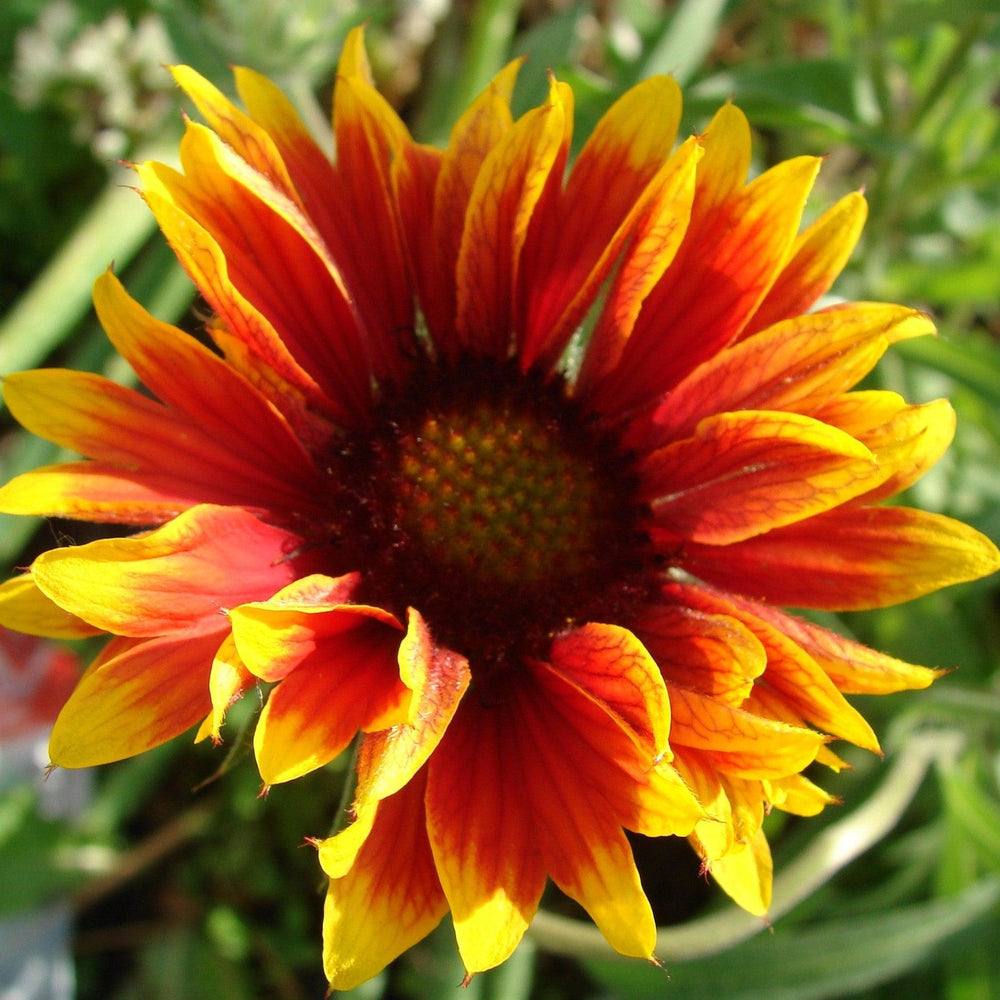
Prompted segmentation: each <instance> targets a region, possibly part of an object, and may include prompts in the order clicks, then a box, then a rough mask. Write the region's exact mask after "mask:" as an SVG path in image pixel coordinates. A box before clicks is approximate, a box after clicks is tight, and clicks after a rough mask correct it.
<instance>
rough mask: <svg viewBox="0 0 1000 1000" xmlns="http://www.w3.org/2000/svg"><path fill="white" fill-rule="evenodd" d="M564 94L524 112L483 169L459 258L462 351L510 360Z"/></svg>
mask: <svg viewBox="0 0 1000 1000" xmlns="http://www.w3.org/2000/svg"><path fill="white" fill-rule="evenodd" d="M566 99H567V95H566V94H565V93H564V88H562V87H561V86H560V85H559V84H557V83H555V82H554V81H553V82H552V84H551V85H550V88H549V96H548V100H547V101H546V102H545V103H544V104H543V105H541V106H540V107H538V108H535V109H533V110H531V111H529V112H528V113H527V114H525V115H524V116H523V117H522V118H520V119H518V121H517V122H516V123H515V124H514V125H513V126H512V127H511V128H510V129H509V130H508V131H507V132H506V133H505V134H504V135H503V136H502V138H501V139H500V140H499V142H497V143H496V145H495V146H494V147H493V148H492V149H491V150H490V152H489V154H488V155H487V157H486V159H485V161H484V162H483V165H482V167H481V168H480V170H479V172H478V174H477V176H476V181H475V184H474V185H473V188H472V194H471V195H470V198H469V205H468V208H467V210H466V216H465V228H464V230H463V232H462V241H461V246H460V249H459V254H458V264H457V268H456V275H455V282H456V286H457V290H458V298H457V302H456V320H455V335H456V338H457V343H458V345H459V346H460V348H462V349H465V350H468V351H471V352H473V353H475V354H480V355H486V356H489V357H495V358H505V357H506V355H507V351H508V349H509V347H510V331H511V326H512V318H513V316H514V315H516V313H515V312H514V310H513V299H514V294H515V289H516V288H517V287H518V286H517V276H518V269H519V262H520V256H521V250H522V248H523V246H524V242H525V239H526V238H527V231H528V223H529V221H530V220H531V216H532V213H533V211H534V209H535V206H536V205H537V204H538V201H539V198H540V197H541V195H542V191H543V189H544V187H545V184H546V182H547V180H548V177H549V174H550V172H551V171H552V169H553V167H554V165H555V164H556V160H557V157H558V155H559V152H560V150H561V149H562V148H563V144H564V142H565V136H566V127H567V125H566V123H567V113H566V107H565V102H566Z"/></svg>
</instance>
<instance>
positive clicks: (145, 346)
mask: <svg viewBox="0 0 1000 1000" xmlns="http://www.w3.org/2000/svg"><path fill="white" fill-rule="evenodd" d="M94 308H95V309H96V311H97V315H98V318H99V319H100V320H101V325H102V326H103V327H104V329H105V331H106V333H107V335H108V337H109V338H110V340H111V341H112V343H113V344H114V345H115V347H116V348H117V349H118V351H119V353H120V354H121V355H122V356H123V357H124V358H125V359H126V360H127V361H128V362H129V363H130V364H131V365H132V367H133V369H134V370H135V372H136V374H137V375H138V376H139V378H140V379H142V382H143V384H144V385H145V386H146V388H148V389H149V390H150V391H151V392H153V393H154V394H155V395H156V396H158V397H159V398H160V399H161V400H162V401H163V402H164V403H166V404H167V405H169V406H171V407H173V408H174V409H176V410H178V411H179V412H181V413H183V414H184V415H185V416H186V417H188V418H189V419H190V420H192V421H193V422H194V423H195V424H197V425H198V427H199V429H200V430H201V431H203V432H204V433H205V434H207V435H208V436H210V437H212V438H215V439H217V440H221V441H225V442H226V445H227V447H228V448H229V449H230V450H234V451H235V450H237V449H239V451H240V452H242V454H243V455H244V456H245V458H246V460H248V461H250V462H252V463H253V464H254V465H255V466H259V467H263V468H266V469H267V470H268V471H269V472H270V474H271V475H272V476H273V477H274V479H275V481H276V485H277V483H280V482H283V481H287V482H291V483H298V484H301V490H300V494H299V496H298V497H297V502H298V504H300V505H306V504H307V503H308V501H307V497H308V496H309V493H310V491H311V490H314V489H315V488H316V483H317V482H318V476H317V473H316V470H315V468H314V467H313V464H312V462H311V461H310V459H309V457H308V455H307V454H306V453H305V451H304V450H303V448H302V445H301V444H300V443H299V440H298V438H297V437H296V436H295V435H294V434H293V433H292V431H291V429H290V428H289V426H288V423H287V421H286V420H285V419H284V418H283V417H282V415H281V414H280V413H279V412H278V411H277V410H276V409H275V407H274V406H273V405H272V404H271V403H270V402H269V401H268V400H267V399H266V398H264V397H263V396H262V395H261V394H260V393H259V392H258V391H257V389H255V388H254V387H253V386H252V385H251V384H250V383H249V382H248V381H247V380H246V379H245V378H244V377H243V376H242V375H240V374H239V373H238V372H237V371H235V370H234V369H233V368H232V367H230V366H229V365H228V364H226V363H225V362H224V361H223V360H222V359H221V358H219V357H218V356H217V355H216V354H214V353H213V352H212V351H210V350H208V348H206V347H204V346H203V345H201V344H199V343H198V341H196V340H195V339H194V338H193V337H190V336H188V335H187V334H185V333H183V332H182V331H181V330H178V329H177V328H176V327H173V326H170V325H169V324H167V323H161V322H160V321H159V320H156V319H154V318H153V317H152V316H150V315H149V313H148V312H146V310H145V309H143V308H142V306H140V305H139V304H138V303H137V302H136V301H135V300H134V299H132V298H131V296H129V294H128V293H127V292H126V291H125V289H124V288H123V287H122V285H121V282H119V281H118V279H117V278H116V277H115V276H114V275H113V274H112V273H111V272H110V271H108V272H105V273H104V274H103V275H101V276H100V277H99V278H98V279H97V281H96V282H95V284H94ZM276 492H277V491H276Z"/></svg>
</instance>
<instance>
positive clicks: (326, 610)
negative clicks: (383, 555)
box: [229, 573, 402, 681]
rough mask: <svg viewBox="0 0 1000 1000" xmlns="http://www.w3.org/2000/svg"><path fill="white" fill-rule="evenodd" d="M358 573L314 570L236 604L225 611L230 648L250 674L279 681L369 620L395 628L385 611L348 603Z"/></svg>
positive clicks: (356, 583)
mask: <svg viewBox="0 0 1000 1000" xmlns="http://www.w3.org/2000/svg"><path fill="white" fill-rule="evenodd" d="M359 582H360V576H359V575H358V574H357V573H349V574H347V575H346V576H340V577H328V576H323V575H321V574H314V575H311V576H307V577H302V578H300V579H298V580H295V581H293V582H292V583H290V584H288V585H287V586H285V587H282V588H281V589H280V590H278V591H277V592H276V593H275V594H274V595H273V596H269V597H268V598H267V599H266V600H264V601H253V602H248V603H246V604H241V605H240V606H239V607H234V608H232V609H231V610H230V611H229V621H230V625H231V626H232V630H233V641H234V642H235V643H236V648H237V649H238V650H239V654H240V656H241V658H242V659H243V662H244V663H245V664H246V665H247V668H248V669H249V670H250V672H251V673H253V674H254V675H255V676H257V677H259V678H260V679H261V680H264V681H280V680H282V679H283V678H285V677H287V676H288V674H290V673H291V672H292V671H293V670H295V669H297V668H298V667H299V666H300V665H301V664H302V663H304V662H306V661H307V660H308V659H309V658H310V657H314V656H317V655H321V654H320V653H319V652H318V651H319V650H320V648H321V647H322V646H323V645H324V644H325V643H326V642H328V641H334V640H337V638H338V637H340V636H342V635H343V634H344V633H345V632H349V631H350V630H351V629H354V628H357V627H358V626H360V625H363V624H365V622H366V621H367V620H369V619H371V620H374V621H378V622H381V623H383V624H385V625H388V626H389V627H390V628H391V629H394V630H398V631H401V630H402V626H401V625H400V624H399V622H398V621H397V620H396V618H395V617H394V616H393V615H392V614H390V613H389V612H388V611H383V610H382V609H381V608H373V607H369V606H367V605H361V604H352V603H350V601H351V598H352V597H353V595H354V593H355V591H356V590H357V589H358V584H359Z"/></svg>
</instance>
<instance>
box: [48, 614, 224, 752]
mask: <svg viewBox="0 0 1000 1000" xmlns="http://www.w3.org/2000/svg"><path fill="white" fill-rule="evenodd" d="M222 636H223V633H222V632H220V631H218V630H206V629H205V628H203V627H199V628H195V629H189V630H187V631H180V632H175V633H174V634H172V635H169V636H161V637H158V638H154V639H144V640H134V639H115V640H112V641H111V642H110V643H109V644H108V645H107V647H105V650H104V652H103V653H102V654H101V656H100V657H99V658H98V660H97V661H96V662H95V663H94V664H93V665H92V666H91V668H90V669H89V670H88V671H87V673H86V674H84V676H83V678H82V679H81V680H80V683H79V684H78V685H77V687H76V690H75V691H74V692H73V694H72V696H71V697H70V699H69V701H68V702H66V705H65V706H64V707H63V710H62V712H60V713H59V718H58V719H56V723H55V726H54V728H53V730H52V737H51V739H50V741H49V757H50V758H51V760H52V763H53V764H56V765H57V766H59V767H93V766H95V765H97V764H107V763H109V762H110V761H113V760H122V759H123V758H125V757H132V756H134V755H135V754H138V753H142V752H143V751H145V750H150V749H152V748H153V747H155V746H159V745H160V744H161V743H165V742H166V741H167V740H169V739H173V737H175V736H177V735H179V734H180V733H183V732H184V731H185V730H186V729H190V728H191V727H192V726H195V725H197V723H198V722H199V721H200V720H201V719H202V718H204V716H205V714H206V713H207V712H208V711H209V709H210V708H211V700H210V698H209V692H208V678H209V669H210V664H211V663H212V658H213V657H214V655H215V652H216V650H217V649H218V647H219V643H220V641H221V639H222Z"/></svg>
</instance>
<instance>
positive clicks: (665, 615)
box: [633, 606, 767, 706]
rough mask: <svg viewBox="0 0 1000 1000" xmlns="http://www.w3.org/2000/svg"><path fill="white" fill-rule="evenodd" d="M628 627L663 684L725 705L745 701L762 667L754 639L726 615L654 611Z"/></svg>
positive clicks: (678, 609)
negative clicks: (663, 679)
mask: <svg viewBox="0 0 1000 1000" xmlns="http://www.w3.org/2000/svg"><path fill="white" fill-rule="evenodd" d="M633 628H634V631H635V633H636V635H637V636H638V637H639V639H640V640H641V641H642V644H643V645H644V646H645V647H646V649H648V650H649V651H650V653H651V654H652V655H653V658H654V659H655V660H656V662H657V663H658V664H659V667H660V670H661V671H662V672H663V676H664V677H665V678H666V681H667V684H668V686H672V685H674V684H680V685H681V686H682V687H687V688H691V689H692V690H694V691H698V692H700V693H701V694H706V695H708V696H709V697H711V698H714V699H715V700H716V701H721V702H724V703H725V704H727V705H733V706H738V705H740V704H741V703H742V702H743V701H744V700H745V699H746V697H747V695H748V694H749V693H750V689H751V687H753V682H754V678H756V677H759V676H760V675H761V674H762V673H763V672H764V667H765V665H766V664H767V654H766V652H765V650H764V647H763V645H762V644H761V642H760V640H759V639H758V638H757V637H756V636H755V635H754V634H753V632H751V631H750V629H748V628H747V627H746V625H744V624H743V623H742V622H740V621H739V620H738V619H736V618H734V617H732V616H731V615H727V614H708V613H706V612H704V611H698V610H696V609H694V608H684V607H671V606H662V607H654V608H652V609H650V610H649V611H646V612H644V613H643V614H642V615H640V617H639V620H638V621H637V622H635V623H634V624H633Z"/></svg>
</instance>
